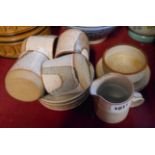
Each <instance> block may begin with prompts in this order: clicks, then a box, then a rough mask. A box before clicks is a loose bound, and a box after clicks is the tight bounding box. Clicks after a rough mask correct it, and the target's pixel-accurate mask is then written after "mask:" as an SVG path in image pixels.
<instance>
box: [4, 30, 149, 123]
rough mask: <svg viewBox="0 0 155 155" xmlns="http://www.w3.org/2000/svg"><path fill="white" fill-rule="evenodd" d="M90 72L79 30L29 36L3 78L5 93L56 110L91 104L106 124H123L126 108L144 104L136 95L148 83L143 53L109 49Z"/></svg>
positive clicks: (83, 36)
mask: <svg viewBox="0 0 155 155" xmlns="http://www.w3.org/2000/svg"><path fill="white" fill-rule="evenodd" d="M103 53H104V54H103V56H102V58H100V60H99V61H98V63H97V65H96V76H97V79H96V80H94V81H93V79H94V74H95V73H94V68H93V65H92V64H91V62H90V61H89V55H90V52H89V40H88V38H87V35H86V34H85V33H84V32H82V31H81V30H79V29H68V30H66V31H64V32H63V33H62V34H60V36H59V37H57V36H54V35H48V36H41V35H40V36H31V37H29V38H27V39H26V40H25V41H24V42H23V44H22V48H21V54H20V56H19V58H18V60H17V61H16V63H15V64H14V65H13V66H12V68H11V69H10V70H9V71H8V73H7V75H6V78H5V86H6V90H7V92H8V93H9V94H10V95H11V96H12V97H14V98H15V99H18V100H21V101H24V102H32V101H35V100H39V102H40V103H41V104H42V105H43V106H44V107H46V108H48V109H51V110H56V111H64V110H70V109H73V108H76V107H78V106H79V105H81V104H82V103H83V102H84V101H85V100H86V99H87V97H88V96H89V94H91V95H92V97H93V99H94V110H95V113H96V115H97V117H98V118H99V119H100V120H102V121H104V122H107V123H118V122H121V121H123V120H124V119H125V118H126V117H127V115H128V112H129V109H130V108H131V107H138V106H140V105H141V104H142V103H144V98H143V96H142V94H141V93H139V92H138V91H140V90H142V89H143V88H144V87H145V86H146V85H147V84H148V82H149V79H150V68H149V66H148V63H147V58H146V56H145V55H144V53H143V51H142V50H141V49H139V48H137V47H134V46H132V45H127V44H122V45H115V46H113V47H110V48H109V49H107V50H106V51H104V52H103Z"/></svg>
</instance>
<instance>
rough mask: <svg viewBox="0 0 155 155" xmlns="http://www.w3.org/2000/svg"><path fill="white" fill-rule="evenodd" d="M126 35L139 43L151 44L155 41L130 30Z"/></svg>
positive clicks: (152, 37) (154, 38)
mask: <svg viewBox="0 0 155 155" xmlns="http://www.w3.org/2000/svg"><path fill="white" fill-rule="evenodd" d="M128 35H129V37H131V38H132V39H134V40H136V41H139V42H141V43H153V42H154V41H155V36H147V35H140V34H137V33H135V32H133V31H131V30H129V31H128Z"/></svg>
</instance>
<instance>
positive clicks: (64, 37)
mask: <svg viewBox="0 0 155 155" xmlns="http://www.w3.org/2000/svg"><path fill="white" fill-rule="evenodd" d="M71 53H80V54H83V55H84V56H85V57H86V58H87V59H89V40H88V37H87V36H86V34H85V33H84V32H82V31H80V30H77V29H69V30H66V31H65V32H63V33H62V34H61V35H60V37H59V39H58V43H57V48H56V54H55V56H56V57H59V56H62V55H66V54H71Z"/></svg>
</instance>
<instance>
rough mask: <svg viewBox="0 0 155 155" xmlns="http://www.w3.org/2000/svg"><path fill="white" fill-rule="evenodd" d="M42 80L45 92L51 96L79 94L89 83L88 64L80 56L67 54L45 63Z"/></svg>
mask: <svg viewBox="0 0 155 155" xmlns="http://www.w3.org/2000/svg"><path fill="white" fill-rule="evenodd" d="M42 79H43V82H44V86H45V89H46V91H47V92H48V93H49V94H51V95H66V94H72V93H78V92H81V91H83V90H85V89H87V88H88V87H89V85H90V83H91V76H90V67H89V62H88V61H87V59H86V58H85V57H84V56H83V55H81V54H69V55H65V56H62V57H59V58H56V59H53V60H48V61H45V62H44V63H43V66H42Z"/></svg>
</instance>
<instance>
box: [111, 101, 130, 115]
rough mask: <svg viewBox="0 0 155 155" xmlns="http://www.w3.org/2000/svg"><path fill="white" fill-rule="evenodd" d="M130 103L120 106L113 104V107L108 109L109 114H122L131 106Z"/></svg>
mask: <svg viewBox="0 0 155 155" xmlns="http://www.w3.org/2000/svg"><path fill="white" fill-rule="evenodd" d="M131 103H132V102H131V101H128V102H125V103H122V104H115V105H111V107H110V112H112V113H122V112H124V111H127V110H128V109H129V108H130V105H131Z"/></svg>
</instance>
